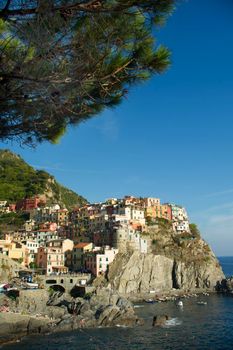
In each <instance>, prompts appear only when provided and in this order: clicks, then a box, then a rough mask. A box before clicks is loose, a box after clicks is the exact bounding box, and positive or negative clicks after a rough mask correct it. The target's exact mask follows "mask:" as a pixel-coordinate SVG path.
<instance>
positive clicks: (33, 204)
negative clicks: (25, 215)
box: [16, 197, 40, 211]
mask: <svg viewBox="0 0 233 350" xmlns="http://www.w3.org/2000/svg"><path fill="white" fill-rule="evenodd" d="M39 203H40V199H39V198H38V197H34V198H24V199H21V200H20V201H19V202H17V203H16V210H23V211H31V210H33V209H37V208H38V204H39Z"/></svg>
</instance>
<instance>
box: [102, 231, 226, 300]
mask: <svg viewBox="0 0 233 350" xmlns="http://www.w3.org/2000/svg"><path fill="white" fill-rule="evenodd" d="M144 234H145V237H146V236H150V240H151V242H152V245H151V249H150V252H149V253H147V254H142V253H140V252H138V251H134V252H133V251H131V252H130V251H129V252H127V253H126V254H123V253H119V254H118V255H117V257H116V259H115V260H114V262H113V263H112V264H111V265H110V268H109V271H108V274H107V279H108V281H109V282H110V284H111V286H112V287H113V288H116V289H117V290H118V291H119V292H120V293H122V294H137V295H142V294H146V293H149V292H150V291H151V290H154V291H155V292H158V293H160V292H169V291H171V290H173V291H174V289H176V290H190V291H194V290H195V291H198V290H203V289H204V290H206V289H208V290H213V289H214V288H215V286H216V284H217V282H218V281H221V280H222V279H223V278H224V274H223V272H222V269H221V267H220V265H219V263H218V260H217V259H216V257H215V255H214V253H213V252H212V250H211V249H210V247H209V246H208V245H207V243H206V242H205V241H204V240H203V239H202V238H201V237H200V236H199V235H198V234H196V235H193V234H180V235H178V234H175V233H174V232H172V230H171V229H170V228H169V227H164V226H163V227H162V228H161V227H160V228H159V229H158V227H156V228H155V227H154V228H153V227H152V228H149V229H148V232H146V233H144Z"/></svg>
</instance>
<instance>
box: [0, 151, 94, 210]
mask: <svg viewBox="0 0 233 350" xmlns="http://www.w3.org/2000/svg"><path fill="white" fill-rule="evenodd" d="M0 184H1V185H0V200H7V201H8V202H9V203H15V202H17V201H18V200H20V199H22V198H26V197H27V198H30V197H33V196H35V195H45V197H46V199H47V203H48V204H50V203H59V204H60V205H61V206H65V207H66V208H68V209H69V208H71V207H74V206H80V205H83V204H85V203H87V200H86V199H85V198H83V197H82V196H80V195H78V194H77V193H75V192H73V191H71V190H69V189H68V188H66V187H64V186H62V185H60V184H59V183H58V182H57V181H56V180H55V178H54V177H53V176H52V175H50V174H49V173H47V172H46V171H44V170H35V169H34V168H33V167H31V166H30V165H28V164H27V163H26V162H25V161H24V160H23V159H22V158H21V157H20V156H18V155H16V154H14V153H12V152H10V151H9V150H0Z"/></svg>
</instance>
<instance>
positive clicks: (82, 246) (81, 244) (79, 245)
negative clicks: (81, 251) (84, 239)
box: [74, 243, 90, 248]
mask: <svg viewBox="0 0 233 350" xmlns="http://www.w3.org/2000/svg"><path fill="white" fill-rule="evenodd" d="M89 244H90V243H78V244H76V245H75V246H74V248H84V247H86V246H87V245H89Z"/></svg>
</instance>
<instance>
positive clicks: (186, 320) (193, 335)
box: [2, 257, 233, 350]
mask: <svg viewBox="0 0 233 350" xmlns="http://www.w3.org/2000/svg"><path fill="white" fill-rule="evenodd" d="M219 261H220V264H221V265H222V268H223V271H224V273H225V275H226V276H231V275H233V257H220V258H219ZM199 301H203V302H207V304H204V303H203V304H198V302H199ZM183 304H184V305H183V308H180V307H177V305H176V303H175V302H173V301H170V302H166V303H155V304H146V303H141V304H140V303H139V304H136V305H135V311H136V312H137V313H138V315H139V316H140V317H142V318H143V319H144V321H145V323H144V325H143V326H139V327H136V328H124V327H119V328H108V329H104V328H98V329H88V330H87V329H84V330H77V331H73V332H66V333H59V334H51V335H43V336H41V335H38V336H33V337H28V338H25V339H23V340H21V341H20V342H18V343H15V344H9V345H5V346H3V347H2V349H6V350H39V349H43V350H58V349H59V350H126V349H127V350H134V349H135V350H160V349H161V350H179V349H182V350H186V349H193V350H199V349H200V350H233V296H226V295H220V294H219V295H210V296H203V295H202V296H198V297H193V298H189V299H184V301H183ZM159 314H167V315H169V316H170V317H171V319H170V320H169V321H168V322H167V324H166V326H165V327H163V328H159V327H157V328H153V327H152V326H151V324H152V319H153V316H154V315H159Z"/></svg>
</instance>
